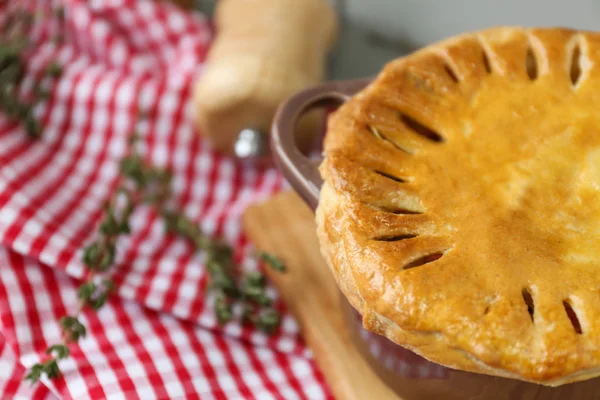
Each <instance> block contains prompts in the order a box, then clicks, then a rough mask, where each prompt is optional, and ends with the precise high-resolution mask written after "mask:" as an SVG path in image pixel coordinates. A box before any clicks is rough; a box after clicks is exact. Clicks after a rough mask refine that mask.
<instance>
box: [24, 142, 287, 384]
mask: <svg viewBox="0 0 600 400" xmlns="http://www.w3.org/2000/svg"><path fill="white" fill-rule="evenodd" d="M137 140H138V135H136V134H132V139H131V140H130V142H129V143H130V151H129V152H128V154H127V155H126V156H125V157H124V158H123V159H122V161H121V163H120V175H121V177H120V179H121V185H120V186H119V188H118V189H117V190H116V191H115V193H114V194H113V196H112V197H111V199H110V200H109V201H108V202H107V203H106V204H105V205H104V216H103V218H102V221H101V222H100V224H99V229H98V230H99V234H98V236H97V238H96V239H95V240H94V241H93V242H92V243H90V244H88V245H87V246H86V247H85V248H84V249H83V255H82V260H83V263H84V265H85V266H86V268H87V272H88V275H87V279H86V280H85V281H84V282H83V283H81V285H80V286H79V288H78V289H77V297H78V299H79V304H78V308H77V311H76V313H74V315H67V316H65V317H63V318H61V320H60V326H61V329H62V339H63V341H62V343H59V344H53V345H51V346H50V347H48V349H47V351H46V353H47V354H48V355H49V358H48V359H47V360H45V361H44V362H40V363H37V364H35V365H33V366H32V368H31V370H30V372H29V374H28V375H27V376H26V377H25V379H26V380H29V381H30V382H31V383H32V384H33V383H35V382H37V381H38V380H39V379H40V378H41V377H42V376H44V375H45V376H46V377H48V378H56V377H58V376H59V375H60V369H59V368H58V361H60V360H62V359H64V358H66V357H68V356H69V353H70V351H69V347H68V346H69V345H70V344H72V343H76V342H78V341H79V340H80V339H83V338H84V337H85V336H86V334H87V331H86V328H85V326H84V325H83V323H82V322H81V321H80V320H79V315H80V313H81V312H82V311H83V310H84V309H85V308H86V307H89V308H91V309H93V310H99V309H100V308H102V307H103V306H104V305H105V304H106V302H107V300H108V298H109V296H110V294H111V293H112V292H114V290H115V285H114V283H113V282H112V281H111V280H110V279H108V278H106V274H107V273H108V272H109V270H110V269H111V268H112V267H113V266H114V264H115V258H116V243H117V240H118V239H119V238H120V237H121V236H123V235H128V234H129V233H130V232H131V228H130V225H129V220H130V217H131V215H132V214H133V212H134V211H135V209H136V207H138V206H139V205H141V204H144V203H145V204H150V205H152V206H154V207H156V208H157V209H158V210H160V212H161V215H162V217H163V219H164V222H165V228H166V229H165V230H166V231H167V232H171V233H174V234H177V235H179V236H180V237H182V238H184V239H186V240H188V241H189V242H191V243H192V244H193V246H194V247H195V249H196V250H198V251H201V252H202V253H203V255H204V264H205V266H206V271H207V272H208V276H209V281H210V285H209V288H210V291H211V292H213V293H214V312H215V314H216V317H217V320H218V322H219V324H225V323H227V322H229V321H231V320H232V319H233V318H234V316H235V315H234V312H233V305H234V304H235V303H236V302H237V303H239V304H241V306H242V307H241V308H242V310H243V311H242V313H241V315H240V319H241V321H242V322H250V323H252V324H253V325H254V326H255V327H256V328H257V329H260V330H262V331H264V332H266V333H273V332H274V331H275V330H276V329H277V327H278V326H279V323H280V315H279V313H278V312H277V310H275V309H273V308H271V307H270V306H271V303H272V300H271V299H270V298H269V297H268V295H267V293H266V280H265V277H264V275H263V274H262V273H260V272H258V271H254V272H249V273H247V274H246V275H245V276H244V277H243V278H242V279H237V277H236V272H237V271H238V270H239V266H237V265H236V263H235V260H234V258H233V253H234V252H233V249H232V248H231V246H229V245H228V244H227V243H225V242H224V241H222V240H221V239H219V238H213V237H210V236H208V235H206V234H204V232H203V231H202V229H201V228H200V227H199V226H198V224H197V223H195V222H194V221H192V220H191V219H189V218H187V217H186V216H185V215H184V214H182V213H180V212H177V211H173V210H171V209H169V208H168V207H167V206H166V203H167V200H168V199H169V198H170V197H171V185H170V184H171V174H170V173H169V172H168V171H166V170H164V169H160V168H156V167H154V166H152V165H150V164H148V163H147V162H146V161H145V160H144V159H143V157H142V156H141V155H140V154H139V152H138V151H137V147H136V144H137ZM257 257H258V258H260V259H262V260H264V261H265V262H266V263H267V264H269V265H271V267H272V268H274V269H275V270H277V271H285V266H284V265H283V263H282V262H281V260H279V259H278V258H276V257H274V256H273V255H270V254H268V253H264V252H261V253H258V254H257Z"/></svg>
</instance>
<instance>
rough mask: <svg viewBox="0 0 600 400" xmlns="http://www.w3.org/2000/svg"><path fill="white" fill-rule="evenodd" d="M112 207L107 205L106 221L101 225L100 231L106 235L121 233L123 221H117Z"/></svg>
mask: <svg viewBox="0 0 600 400" xmlns="http://www.w3.org/2000/svg"><path fill="white" fill-rule="evenodd" d="M114 211H115V210H114V209H113V208H112V207H107V208H106V211H105V213H104V221H102V224H101V225H100V231H101V232H102V233H104V234H105V235H118V234H119V233H121V227H122V225H121V223H120V222H119V221H117V218H116V217H115V214H114Z"/></svg>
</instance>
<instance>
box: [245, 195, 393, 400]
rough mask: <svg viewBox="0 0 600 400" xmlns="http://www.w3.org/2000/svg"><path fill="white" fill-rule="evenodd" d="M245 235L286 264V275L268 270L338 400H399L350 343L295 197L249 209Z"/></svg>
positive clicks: (311, 226)
mask: <svg viewBox="0 0 600 400" xmlns="http://www.w3.org/2000/svg"><path fill="white" fill-rule="evenodd" d="M243 222H244V229H245V231H246V233H247V234H248V236H249V238H250V240H251V241H252V243H254V244H255V245H256V247H257V248H259V249H261V250H265V251H268V252H272V253H273V254H276V255H277V256H279V257H281V258H282V259H283V260H285V262H286V265H287V267H288V272H287V273H285V274H280V273H277V272H271V271H270V270H269V269H267V271H266V272H267V275H269V278H270V279H271V281H272V282H274V284H275V285H276V286H277V287H278V289H279V292H280V293H281V295H282V296H283V299H284V301H285V302H286V304H287V305H288V306H289V308H290V310H291V312H292V313H293V314H294V315H295V317H296V318H297V319H298V321H299V323H300V326H301V329H302V334H303V336H304V339H305V340H306V342H307V344H308V346H309V347H310V348H311V349H312V351H313V354H314V357H315V359H316V361H317V363H318V364H319V366H320V367H321V370H322V371H323V374H324V375H325V379H326V380H327V383H328V384H329V385H330V387H331V389H332V391H333V394H334V395H335V397H336V398H337V399H344V400H367V399H390V400H399V397H398V396H397V395H395V394H394V393H392V392H391V390H390V389H389V388H388V387H387V386H386V385H385V384H384V383H383V382H382V381H381V380H380V379H379V378H378V377H377V376H376V375H375V373H374V372H373V371H372V370H371V368H370V367H369V366H368V364H367V362H366V361H365V360H364V359H363V358H362V356H361V355H360V353H359V351H358V350H357V349H356V348H355V347H354V345H353V344H352V342H351V337H350V333H349V332H348V328H347V326H345V325H344V317H343V315H342V313H341V312H340V310H341V309H342V305H341V301H340V300H341V299H340V297H339V295H338V293H339V292H338V288H337V286H336V283H335V281H334V279H333V276H331V274H330V272H329V269H328V267H327V265H326V264H325V260H323V258H322V257H321V254H320V252H319V244H318V242H317V237H316V234H315V232H316V226H315V222H314V215H313V213H312V211H310V210H309V209H308V207H307V206H306V205H305V204H304V203H303V202H302V200H301V199H300V198H299V197H298V196H297V195H296V194H294V193H291V192H284V193H281V194H278V195H277V196H275V197H273V198H272V199H270V200H267V201H266V202H264V203H260V204H256V205H253V206H250V207H249V208H248V209H247V210H246V212H245V214H244V218H243Z"/></svg>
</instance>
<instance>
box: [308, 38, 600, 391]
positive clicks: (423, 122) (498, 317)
mask: <svg viewBox="0 0 600 400" xmlns="http://www.w3.org/2000/svg"><path fill="white" fill-rule="evenodd" d="M599 62H600V34H598V33H593V32H580V31H573V30H569V29H522V28H512V27H502V28H494V29H489V30H485V31H482V32H476V33H470V34H465V35H461V36H458V37H455V38H452V39H449V40H446V41H443V42H440V43H437V44H434V45H431V46H428V47H426V48H424V49H423V50H420V51H418V52H416V53H414V54H412V55H410V56H408V57H405V58H401V59H398V60H395V61H393V62H391V63H389V64H388V65H387V66H386V67H385V68H384V69H383V71H382V72H381V74H380V75H379V76H378V77H377V78H376V79H375V80H374V81H373V82H372V83H371V84H370V85H369V86H367V87H366V88H365V89H364V90H362V91H361V92H360V93H359V94H357V95H355V96H354V97H353V98H351V99H350V100H349V101H347V102H346V103H345V104H344V105H342V106H341V107H340V108H339V109H338V110H337V111H336V112H335V113H334V115H333V116H332V117H331V118H330V121H329V125H328V134H327V137H326V139H325V145H324V151H325V159H324V161H323V163H322V164H321V166H320V171H321V175H322V177H323V179H324V181H325V183H324V185H323V187H322V190H321V197H320V202H319V206H318V209H317V223H318V234H319V240H320V243H321V247H322V252H323V254H324V256H325V258H326V260H327V261H328V263H329V265H330V267H331V269H332V271H333V273H334V275H335V277H336V279H337V282H338V284H339V286H340V288H341V289H342V291H343V293H344V294H345V296H346V297H347V298H348V300H349V301H350V302H351V304H352V305H353V306H354V307H355V308H356V309H357V310H358V311H359V312H360V313H361V314H362V316H363V324H364V326H365V327H366V328H367V329H369V330H371V331H373V332H375V333H378V334H381V335H384V336H386V337H387V338H389V339H391V340H392V341H394V342H396V343H398V344H400V345H402V346H404V347H407V348H409V349H411V350H413V351H414V352H416V353H418V354H420V355H422V356H424V357H426V358H427V359H429V360H432V361H435V362H437V363H440V364H442V365H446V366H449V367H451V368H456V369H460V370H466V371H473V372H478V373H485V374H490V375H496V376H502V377H509V378H515V379H520V380H524V381H530V382H535V383H539V384H544V385H549V386H558V385H562V384H565V383H569V382H575V381H580V380H584V379H589V378H592V377H596V376H598V375H600V113H599V112H598V110H599V109H600V90H599V89H600V65H599Z"/></svg>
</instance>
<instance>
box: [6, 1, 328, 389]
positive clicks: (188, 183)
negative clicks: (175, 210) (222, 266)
mask: <svg viewBox="0 0 600 400" xmlns="http://www.w3.org/2000/svg"><path fill="white" fill-rule="evenodd" d="M22 1H24V0H21V2H22ZM15 3H19V0H10V1H8V2H2V4H3V5H2V6H1V7H4V8H5V7H10V6H11V5H14V4H15ZM49 4H50V0H38V4H34V6H35V7H48V5H49ZM64 5H65V9H66V28H65V29H66V32H65V37H66V40H65V42H64V44H60V45H58V44H55V43H54V42H53V41H52V40H51V31H52V29H53V27H52V26H50V25H52V23H53V22H51V21H50V20H48V21H45V22H44V23H42V24H40V25H39V27H38V28H36V32H35V33H34V35H33V36H34V37H35V38H37V39H38V40H40V42H41V45H40V46H39V47H38V48H37V50H36V51H35V52H34V54H32V56H31V58H30V64H29V70H28V72H27V76H26V78H25V82H24V86H25V87H26V86H27V85H32V83H33V81H34V77H35V76H36V75H38V74H40V72H41V71H42V69H43V68H44V67H45V65H46V64H47V62H48V61H49V60H50V59H54V58H56V59H58V60H59V63H60V64H61V65H63V66H64V72H63V75H62V76H61V78H60V79H58V80H57V81H56V82H55V83H54V84H53V87H52V89H51V95H50V98H49V100H48V101H47V102H46V103H45V104H43V105H41V107H40V108H39V109H37V110H36V111H37V112H39V116H40V118H41V120H42V121H43V126H44V127H45V129H44V132H43V135H42V138H41V139H40V140H38V141H31V140H29V139H28V138H27V136H26V134H25V132H24V131H23V130H22V129H21V128H20V127H19V126H18V125H16V124H15V123H13V122H11V121H9V120H7V119H5V118H4V117H3V116H1V115H0V398H2V399H5V398H40V399H41V398H55V397H59V398H76V399H84V398H104V397H109V398H111V399H118V398H127V399H130V398H141V399H152V398H197V399H199V398H201V399H213V398H214V399H221V398H228V399H245V398H248V399H278V398H281V399H301V398H310V399H322V398H330V397H331V395H330V392H329V391H328V389H327V387H326V385H325V383H324V381H323V377H322V376H321V375H320V373H319V371H318V370H317V368H316V366H315V363H314V361H313V360H312V358H311V357H310V354H309V352H308V351H307V349H306V348H305V347H304V345H303V343H302V342H301V340H300V338H299V334H298V328H297V326H296V324H295V322H294V320H293V319H292V318H291V317H290V316H289V315H287V314H285V315H284V318H283V322H282V328H281V329H280V332H279V333H278V334H277V335H276V336H274V337H267V336H264V335H263V334H261V333H259V332H256V331H254V330H253V329H252V328H249V327H242V326H240V325H237V324H236V323H230V324H229V325H227V326H226V327H225V328H223V329H222V328H220V327H218V325H217V323H216V320H215V317H214V315H213V312H212V310H211V307H210V304H209V302H210V300H207V299H206V297H205V289H206V283H207V279H206V278H207V277H206V273H205V270H204V268H203V266H202V264H201V262H200V260H199V259H198V257H197V256H196V255H195V254H194V253H193V251H192V249H191V248H190V246H189V245H187V244H186V243H185V242H184V241H182V240H178V239H176V238H174V237H171V236H166V235H165V234H164V232H163V224H162V222H161V221H160V218H159V217H158V216H157V215H156V214H155V213H154V212H153V211H152V210H151V209H149V208H146V209H145V208H141V209H139V210H138V211H136V213H135V214H134V216H133V222H132V231H133V232H132V234H131V235H130V236H128V237H127V238H124V239H123V240H121V241H120V242H118V259H117V263H118V267H117V268H115V273H114V276H113V279H114V280H115V281H116V283H117V284H118V296H113V299H112V300H110V301H109V303H108V304H107V305H106V306H105V307H104V308H102V309H101V310H100V311H99V312H97V313H96V312H87V311H86V312H84V313H83V315H82V320H83V321H82V322H84V324H85V325H86V326H87V328H88V336H87V337H86V338H85V339H83V340H80V342H79V344H78V345H73V350H72V354H71V357H70V358H69V359H67V360H65V361H63V362H62V363H61V370H62V372H63V375H62V377H60V378H59V379H56V380H51V381H49V380H43V381H42V382H41V383H39V384H37V385H36V386H33V387H29V384H28V383H22V379H23V376H24V375H25V373H26V369H27V368H29V367H31V365H33V364H34V363H36V362H37V361H39V360H40V359H41V357H43V356H44V351H45V349H46V348H47V346H48V345H49V344H53V343H57V342H59V341H60V335H61V334H60V329H59V325H58V320H59V319H60V318H61V317H62V316H63V315H66V314H67V313H72V312H73V311H74V310H75V308H76V306H77V299H76V288H77V285H78V280H79V279H81V278H82V276H83V273H84V270H83V266H82V263H81V261H80V260H81V248H82V247H83V246H84V245H85V244H86V243H88V242H89V241H91V240H92V239H93V237H94V232H95V231H96V226H97V224H98V222H99V219H100V217H101V215H102V204H103V202H104V201H105V200H106V199H107V198H108V197H109V196H110V194H111V193H112V191H113V190H114V189H115V186H116V183H117V175H118V163H119V160H120V158H121V157H122V156H123V154H124V151H125V149H126V140H127V137H128V136H129V134H130V132H131V131H132V129H133V126H134V123H136V118H135V115H136V110H137V107H138V104H141V107H142V108H143V109H145V110H149V117H148V119H147V120H145V122H143V123H142V125H141V127H140V131H141V133H142V135H143V137H144V141H143V143H144V144H145V146H144V147H145V149H144V153H145V154H147V155H148V158H149V159H150V161H151V162H152V163H154V164H155V165H158V166H166V167H168V168H170V169H171V170H172V171H173V173H174V191H175V196H176V200H177V202H178V204H179V206H180V209H181V210H182V211H183V212H184V213H185V214H186V215H188V216H190V217H191V218H193V219H195V220H196V221H198V222H199V223H200V224H201V225H202V227H203V228H204V229H205V230H206V231H207V232H208V233H212V234H217V235H221V236H223V237H224V238H225V239H226V240H228V241H229V242H230V243H232V244H233V245H234V247H235V248H236V249H237V257H238V258H239V259H240V260H242V264H243V265H244V268H246V269H248V270H251V269H255V268H258V266H257V265H256V264H255V263H254V262H253V261H252V260H251V259H250V257H249V256H248V254H249V245H248V243H247V242H246V240H245V238H244V237H243V235H242V233H241V231H240V214H241V212H242V211H243V209H244V208H245V207H246V205H247V204H248V203H250V202H253V201H256V200H258V199H260V198H264V197H265V196H268V195H270V194H271V193H273V192H274V191H276V190H278V189H279V188H280V186H281V185H282V178H281V177H280V175H279V174H278V173H277V172H276V171H274V170H272V169H264V170H260V169H251V168H242V167H241V166H239V165H236V164H235V163H234V162H233V161H232V160H230V159H227V158H223V157H221V156H219V155H217V154H215V153H214V152H213V151H212V150H211V149H210V148H209V147H208V146H207V145H206V144H205V143H204V142H203V141H202V140H201V139H200V138H199V136H198V134H197V133H196V132H194V128H193V126H192V121H191V119H192V118H191V117H192V116H191V111H192V110H191V107H190V91H191V89H190V86H191V85H190V84H191V83H192V82H193V81H194V78H195V77H196V76H197V74H199V73H202V60H203V59H204V55H205V53H206V50H207V48H208V46H209V43H210V38H211V35H210V29H209V25H208V23H207V21H206V20H204V19H203V18H202V17H201V16H200V15H197V14H193V13H192V14H189V13H184V12H182V11H180V10H178V9H176V8H175V7H174V6H171V5H168V4H163V3H154V2H152V1H149V0H148V1H144V0H139V1H135V0H112V1H109V0H98V1H93V0H89V1H84V0H65V4H64ZM5 11H6V9H4V10H3V12H5ZM272 294H273V295H275V293H272ZM277 306H278V307H279V308H281V307H282V305H281V304H280V303H278V305H277Z"/></svg>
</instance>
